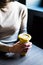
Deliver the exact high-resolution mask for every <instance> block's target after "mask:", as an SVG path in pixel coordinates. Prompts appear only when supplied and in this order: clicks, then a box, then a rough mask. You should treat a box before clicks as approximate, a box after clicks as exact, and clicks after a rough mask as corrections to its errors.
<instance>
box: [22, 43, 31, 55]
mask: <svg viewBox="0 0 43 65" xmlns="http://www.w3.org/2000/svg"><path fill="white" fill-rule="evenodd" d="M31 47H32V42H27V43H25V49H24V50H23V51H22V53H25V54H26V53H27V51H28V50H30V48H31ZM22 53H21V55H22Z"/></svg>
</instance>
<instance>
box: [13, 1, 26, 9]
mask: <svg viewBox="0 0 43 65" xmlns="http://www.w3.org/2000/svg"><path fill="white" fill-rule="evenodd" d="M13 4H14V5H15V6H17V7H18V8H20V9H27V7H26V5H24V4H22V3H20V2H17V1H14V2H13Z"/></svg>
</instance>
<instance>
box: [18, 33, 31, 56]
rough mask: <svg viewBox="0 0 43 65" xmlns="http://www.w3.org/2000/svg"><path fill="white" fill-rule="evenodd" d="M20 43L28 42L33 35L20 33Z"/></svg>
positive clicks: (23, 54)
mask: <svg viewBox="0 0 43 65" xmlns="http://www.w3.org/2000/svg"><path fill="white" fill-rule="evenodd" d="M18 38H19V40H20V43H26V42H29V41H30V40H31V35H30V34H19V36H18ZM21 55H22V56H25V53H22V54H21Z"/></svg>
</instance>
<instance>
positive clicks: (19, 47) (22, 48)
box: [11, 41, 32, 54]
mask: <svg viewBox="0 0 43 65" xmlns="http://www.w3.org/2000/svg"><path fill="white" fill-rule="evenodd" d="M31 47H32V43H31V42H28V43H24V44H21V43H20V41H18V42H17V43H16V44H14V45H13V46H12V48H11V51H12V52H13V53H19V54H21V53H26V52H27V51H28V49H30V48H31Z"/></svg>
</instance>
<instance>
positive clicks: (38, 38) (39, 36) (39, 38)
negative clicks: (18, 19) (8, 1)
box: [18, 0, 43, 48]
mask: <svg viewBox="0 0 43 65" xmlns="http://www.w3.org/2000/svg"><path fill="white" fill-rule="evenodd" d="M18 1H19V2H20V3H22V4H24V5H26V0H18ZM39 7H42V8H43V0H41V1H40V4H39ZM28 15H29V9H28ZM32 22H33V23H32V28H31V29H30V28H29V16H28V22H27V32H28V33H29V34H31V35H32V40H31V41H32V42H33V44H35V45H36V46H38V47H40V48H43V17H39V16H34V17H33V21H32Z"/></svg>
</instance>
